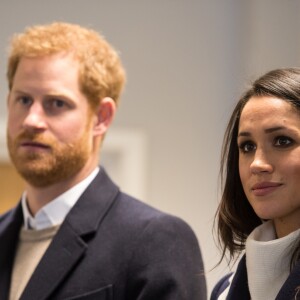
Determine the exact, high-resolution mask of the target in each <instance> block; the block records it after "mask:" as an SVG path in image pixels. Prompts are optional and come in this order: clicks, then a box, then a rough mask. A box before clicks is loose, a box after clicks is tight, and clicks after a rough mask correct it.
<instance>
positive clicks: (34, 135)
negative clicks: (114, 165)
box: [0, 23, 206, 300]
mask: <svg viewBox="0 0 300 300" xmlns="http://www.w3.org/2000/svg"><path fill="white" fill-rule="evenodd" d="M7 77H8V83H9V95H8V128H7V143H8V149H9V154H10V157H11V160H12V162H13V164H14V165H15V167H16V169H17V171H18V172H19V174H20V175H21V176H22V177H23V178H24V180H25V182H26V191H25V192H24V194H23V196H22V199H21V201H20V203H19V204H18V206H17V207H16V208H14V209H13V210H11V211H9V212H8V213H6V214H5V215H4V216H2V217H1V219H0V245H1V246H0V247H1V251H0V299H1V300H5V299H10V300H16V299H21V300H35V299H36V300H42V299H86V300H91V299H117V300H122V299H128V300H134V299H139V300H143V299H148V300H156V299H162V300H164V299H170V300H176V299H187V300H191V299H206V287H205V279H204V275H203V263H202V259H201V254H200V250H199V247H198V243H197V240H196V238H195V236H194V234H193V232H192V231H191V229H190V228H189V227H188V226H187V225H186V224H185V223H184V222H183V221H181V220H180V219H178V218H175V217H172V216H169V215H167V214H164V213H162V212H160V211H157V210H155V209H154V208H151V207H149V206H147V205H146V204H144V203H142V202H139V201H138V200H135V199H133V198H132V197H130V196H128V195H125V194H124V193H122V192H120V191H119V189H118V187H117V186H116V185H115V184H114V183H113V182H112V181H111V180H110V179H109V177H108V175H107V174H106V173H105V171H104V169H103V168H102V167H98V163H99V161H98V158H99V153H98V151H99V148H100V145H101V142H102V140H103V138H104V135H105V133H106V131H107V129H108V127H109V125H110V124H111V122H112V120H113V117H114V115H115V112H116V106H117V104H118V100H119V97H120V93H121V91H122V88H123V85H124V81H125V73H124V70H123V68H122V65H121V62H120V60H119V57H118V55H117V54H116V52H115V51H114V49H112V47H111V46H110V45H109V44H108V43H107V42H106V41H105V40H104V39H103V38H102V37H101V36H99V34H97V33H96V32H94V31H93V30H90V29H87V28H83V27H80V26H78V25H72V24H67V23H53V24H50V25H46V26H34V27H31V28H28V29H27V30H26V31H25V32H24V33H22V34H19V35H17V36H15V37H14V39H13V40H12V43H11V50H10V54H9V61H8V71H7Z"/></svg>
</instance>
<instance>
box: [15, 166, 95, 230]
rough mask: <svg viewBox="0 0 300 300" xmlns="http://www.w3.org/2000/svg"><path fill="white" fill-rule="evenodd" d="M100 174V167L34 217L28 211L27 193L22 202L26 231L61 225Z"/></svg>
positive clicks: (24, 194)
mask: <svg viewBox="0 0 300 300" xmlns="http://www.w3.org/2000/svg"><path fill="white" fill-rule="evenodd" d="M98 172H99V167H97V168H96V169H95V170H94V171H93V172H92V173H91V174H90V175H89V176H87V177H86V178H85V179H83V180H82V181H80V182H79V183H77V184H76V185H74V186H73V187H72V188H70V189H69V190H67V191H66V192H64V193H63V194H61V195H59V196H58V197H56V198H55V199H53V200H52V201H50V202H49V203H48V204H46V205H45V206H43V207H42V208H41V209H40V210H39V211H38V212H37V213H36V215H35V216H34V217H33V216H32V215H31V213H30V211H29V209H28V206H27V202H26V191H25V192H24V193H23V195H22V200H21V204H22V209H23V216H24V226H25V229H35V230H41V229H45V228H49V227H52V226H56V225H60V224H61V223H62V222H63V221H64V219H65V217H66V215H67V214H68V213H69V211H70V210H71V208H72V207H73V206H74V205H75V203H76V202H77V200H78V199H79V197H80V196H81V195H82V193H83V192H84V191H85V189H86V188H87V187H88V185H89V184H90V183H91V182H92V181H93V179H94V178H95V177H96V175H97V174H98Z"/></svg>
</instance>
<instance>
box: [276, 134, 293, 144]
mask: <svg viewBox="0 0 300 300" xmlns="http://www.w3.org/2000/svg"><path fill="white" fill-rule="evenodd" d="M292 143H293V140H292V139H291V138H288V137H286V136H279V137H277V138H276V139H275V143H274V145H275V146H278V147H287V146H290V145H291V144H292Z"/></svg>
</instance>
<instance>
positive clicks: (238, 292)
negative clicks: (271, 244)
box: [210, 255, 300, 300]
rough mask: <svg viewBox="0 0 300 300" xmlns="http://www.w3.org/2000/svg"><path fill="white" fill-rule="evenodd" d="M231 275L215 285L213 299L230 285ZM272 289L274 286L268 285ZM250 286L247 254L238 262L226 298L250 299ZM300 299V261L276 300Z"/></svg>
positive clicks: (234, 299) (231, 299)
mask: <svg viewBox="0 0 300 300" xmlns="http://www.w3.org/2000/svg"><path fill="white" fill-rule="evenodd" d="M229 277H230V274H229V275H226V276H225V277H223V278H222V279H221V280H220V281H219V282H218V283H217V285H216V286H215V287H214V289H213V291H212V293H211V298H210V299H211V300H217V299H218V297H219V296H220V294H221V293H222V292H223V291H224V290H225V289H226V287H228V285H229V282H228V278H229ZM266 288H269V289H271V288H272V287H271V286H270V287H266ZM250 299H251V298H250V292H249V288H248V276H247V269H246V256H245V255H244V256H243V257H242V259H241V261H240V262H239V264H238V267H237V270H236V272H235V275H234V277H233V279H232V282H231V286H230V289H229V293H228V296H227V298H226V300H250ZM297 299H300V263H299V262H298V263H297V265H296V266H295V267H294V268H293V269H292V271H291V273H290V275H289V277H288V278H287V280H286V281H285V283H284V284H283V286H282V288H281V289H280V291H279V293H278V295H277V296H276V299H275V300H297Z"/></svg>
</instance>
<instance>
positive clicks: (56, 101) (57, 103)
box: [52, 99, 66, 108]
mask: <svg viewBox="0 0 300 300" xmlns="http://www.w3.org/2000/svg"><path fill="white" fill-rule="evenodd" d="M52 102H53V103H52V104H53V106H56V107H59V108H61V107H64V106H65V105H66V103H65V102H64V101H63V100H60V99H54V100H53V101H52Z"/></svg>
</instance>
